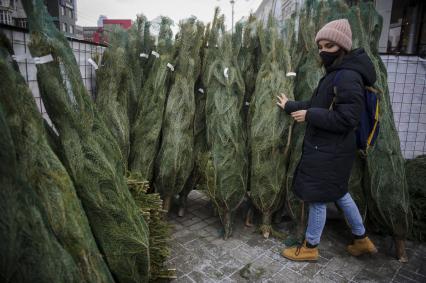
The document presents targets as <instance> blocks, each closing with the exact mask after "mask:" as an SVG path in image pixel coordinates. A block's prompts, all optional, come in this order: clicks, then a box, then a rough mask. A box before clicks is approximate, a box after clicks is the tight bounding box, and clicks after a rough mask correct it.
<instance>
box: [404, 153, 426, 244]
mask: <svg viewBox="0 0 426 283" xmlns="http://www.w3.org/2000/svg"><path fill="white" fill-rule="evenodd" d="M405 173H406V174H407V182H408V189H409V193H410V207H411V211H412V212H413V229H412V230H411V233H410V235H409V236H410V238H411V239H413V240H418V241H422V242H424V241H426V222H425V219H426V186H425V184H426V155H421V156H418V157H416V158H414V159H410V160H407V161H406V162H405Z"/></svg>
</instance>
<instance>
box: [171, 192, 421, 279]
mask: <svg viewBox="0 0 426 283" xmlns="http://www.w3.org/2000/svg"><path fill="white" fill-rule="evenodd" d="M169 218H170V222H171V223H172V224H173V225H174V232H173V241H172V255H171V257H170V259H169V261H168V265H169V266H170V267H171V268H176V269H177V275H178V279H177V280H175V281H173V282H426V245H425V244H415V243H412V242H407V253H408V256H409V263H406V264H402V263H400V262H398V261H397V260H396V259H395V258H394V257H393V255H391V254H389V253H388V252H387V251H389V250H391V248H390V245H391V244H392V240H391V239H390V238H385V237H382V236H377V235H370V238H372V239H373V241H374V242H375V244H376V245H377V247H378V249H379V253H378V254H377V255H375V256H374V257H370V256H363V257H361V258H354V257H352V256H350V255H349V254H348V253H347V252H346V251H345V246H346V243H347V242H348V238H349V236H350V232H349V231H348V230H347V228H346V225H345V223H344V222H343V221H340V220H333V221H327V225H326V227H325V231H324V234H323V237H322V240H321V244H320V247H319V249H320V259H319V260H318V262H316V263H296V262H291V261H289V260H287V259H285V258H283V257H281V255H280V252H281V250H282V249H283V248H284V244H283V243H282V241H280V240H277V239H274V238H270V239H264V238H263V237H262V236H261V235H260V234H259V233H258V232H257V231H256V228H247V227H245V226H244V225H243V219H242V216H241V215H239V216H237V217H236V220H235V222H236V223H235V225H234V232H233V236H232V237H231V238H230V239H229V240H227V241H224V240H223V239H222V238H221V236H220V233H221V231H222V227H221V224H220V222H219V218H218V217H215V216H212V209H211V206H210V204H209V201H208V198H207V197H206V196H204V195H203V193H201V192H198V191H193V192H191V194H190V196H189V199H188V210H187V213H186V216H185V217H182V218H180V217H177V216H176V212H175V211H172V212H171V213H170V216H169ZM285 226H286V223H283V224H280V225H279V227H278V229H282V230H283V231H285Z"/></svg>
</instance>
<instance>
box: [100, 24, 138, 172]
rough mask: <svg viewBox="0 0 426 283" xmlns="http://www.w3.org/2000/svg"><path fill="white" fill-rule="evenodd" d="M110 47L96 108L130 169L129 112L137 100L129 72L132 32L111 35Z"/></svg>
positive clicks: (101, 77) (112, 33)
mask: <svg viewBox="0 0 426 283" xmlns="http://www.w3.org/2000/svg"><path fill="white" fill-rule="evenodd" d="M108 39H109V47H108V48H106V49H105V51H104V53H103V56H102V61H101V66H100V67H99V69H98V70H97V71H96V88H97V92H96V107H97V109H98V110H99V114H100V116H101V117H102V119H103V121H104V122H105V124H106V126H107V127H108V129H109V130H110V131H111V134H112V135H113V136H114V138H115V140H116V141H117V143H118V145H119V146H120V152H121V155H122V160H123V166H124V168H126V169H127V159H128V157H129V152H130V120H129V114H128V109H129V105H130V103H131V100H134V99H132V98H133V97H134V93H135V88H134V83H135V82H134V81H133V76H132V71H133V69H130V70H129V64H130V62H131V61H128V60H127V59H128V54H127V50H129V37H128V33H127V32H126V31H124V30H122V29H121V28H116V29H114V30H112V31H110V32H109V34H108Z"/></svg>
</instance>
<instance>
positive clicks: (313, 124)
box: [277, 19, 377, 261]
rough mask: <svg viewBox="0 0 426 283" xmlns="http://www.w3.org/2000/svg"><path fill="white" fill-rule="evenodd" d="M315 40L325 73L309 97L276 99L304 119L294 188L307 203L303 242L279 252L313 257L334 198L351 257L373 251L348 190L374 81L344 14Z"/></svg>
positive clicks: (299, 119)
mask: <svg viewBox="0 0 426 283" xmlns="http://www.w3.org/2000/svg"><path fill="white" fill-rule="evenodd" d="M315 42H316V43H317V45H318V49H319V55H320V57H321V60H322V63H323V66H324V67H325V69H326V75H325V76H324V77H323V78H322V79H321V80H320V81H319V83H318V87H317V89H316V91H315V92H314V95H313V96H312V98H311V100H310V101H289V100H288V99H287V97H286V96H285V95H284V94H282V95H281V96H280V97H278V99H279V102H277V104H278V105H279V106H280V107H281V108H283V109H284V110H285V111H286V112H287V113H288V114H291V116H292V117H293V118H294V119H295V120H296V121H297V122H299V123H302V122H305V121H306V122H307V126H306V133H305V138H304V142H303V154H302V157H301V160H300V162H299V165H298V167H297V169H296V173H295V178H294V183H293V189H294V192H295V194H296V195H297V196H298V197H299V198H300V199H302V200H303V201H305V202H308V203H309V217H308V227H307V230H306V234H305V241H304V243H303V245H302V246H299V247H293V248H286V249H284V250H283V252H282V255H283V256H284V257H286V258H288V259H291V260H295V261H311V260H313V261H315V260H317V259H318V248H317V246H318V244H319V242H320V238H321V234H322V231H323V228H324V225H325V220H326V204H327V202H336V203H337V204H338V205H339V206H340V208H341V209H342V210H343V212H344V214H345V217H346V219H347V220H348V222H349V224H350V226H351V230H352V234H353V236H354V241H353V243H352V244H351V245H349V246H348V247H347V250H348V252H349V253H351V254H352V255H354V256H359V255H362V254H365V253H376V252H377V249H376V247H375V246H374V244H373V243H372V242H371V241H370V240H369V238H368V237H367V236H366V234H365V228H364V225H363V222H362V218H361V215H360V213H359V210H358V208H357V206H356V204H355V202H354V201H353V199H352V197H351V196H350V194H349V193H348V182H349V177H350V173H351V169H352V165H353V162H354V159H355V155H356V151H357V147H356V136H355V128H356V127H357V125H358V123H359V120H360V116H361V112H362V110H363V107H364V86H365V85H368V86H371V85H373V84H374V82H375V81H376V73H375V71H374V66H373V63H372V62H371V60H370V58H369V57H368V55H367V54H366V53H365V51H364V50H363V49H357V50H353V51H351V47H352V32H351V28H350V25H349V22H348V20H346V19H340V20H336V21H332V22H330V23H328V24H326V25H325V26H324V27H323V28H322V29H321V30H320V31H319V32H318V33H317V35H316V38H315ZM337 74H338V79H337V78H335V76H336V75H337ZM335 92H336V95H335Z"/></svg>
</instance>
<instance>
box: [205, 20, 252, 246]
mask: <svg viewBox="0 0 426 283" xmlns="http://www.w3.org/2000/svg"><path fill="white" fill-rule="evenodd" d="M223 22H224V17H223V16H222V17H220V18H218V19H215V23H214V24H213V26H212V30H211V34H210V37H211V38H210V40H209V48H210V49H213V48H217V50H215V51H213V52H212V53H211V54H210V51H209V54H208V56H209V57H210V56H211V55H213V54H214V57H213V58H214V60H212V61H210V62H211V63H210V62H209V67H208V70H207V72H208V74H207V84H206V85H207V101H206V121H207V130H208V131H207V132H208V135H207V137H208V143H209V147H210V160H209V163H208V165H207V170H206V175H207V176H208V177H207V191H208V194H209V196H210V198H211V200H212V201H213V203H214V204H215V206H216V207H217V209H218V212H219V215H220V217H221V220H222V223H223V225H224V228H225V233H224V237H225V238H228V237H229V236H230V235H231V232H232V213H233V212H234V210H235V209H236V208H237V207H238V206H239V204H240V203H241V202H242V200H243V198H244V195H245V193H246V184H247V150H246V133H245V131H244V128H243V120H242V111H241V110H242V105H243V100H244V81H243V79H242V76H241V73H240V70H239V66H238V63H237V60H236V58H237V57H236V55H237V54H238V52H239V48H240V46H232V38H231V36H230V35H229V34H226V33H225V27H224V24H223ZM237 36H238V35H237ZM240 36H241V35H240ZM216 38H217V40H216ZM210 42H217V47H216V44H214V45H213V46H212V45H211V44H210ZM234 42H235V41H234ZM208 60H209V59H208Z"/></svg>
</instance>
